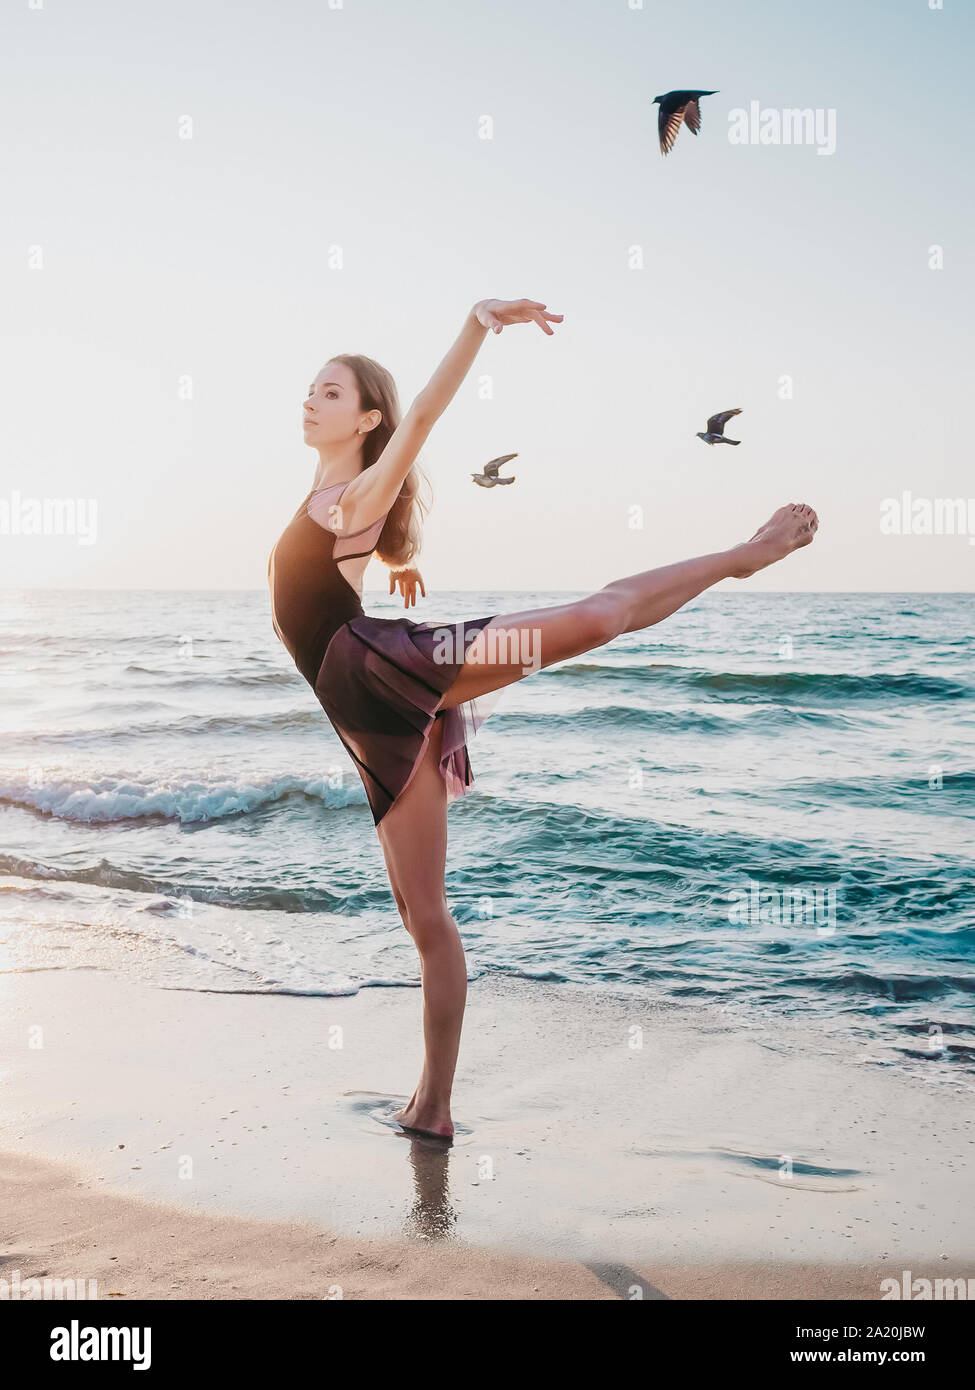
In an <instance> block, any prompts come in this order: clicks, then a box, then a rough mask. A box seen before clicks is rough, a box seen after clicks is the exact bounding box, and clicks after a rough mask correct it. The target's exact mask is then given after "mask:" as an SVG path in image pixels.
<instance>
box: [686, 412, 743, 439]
mask: <svg viewBox="0 0 975 1390" xmlns="http://www.w3.org/2000/svg"><path fill="white" fill-rule="evenodd" d="M740 414H741V411H740V410H722V411H721V413H720V414H719V415H712V416H711V418H710V420H709V421H708V428H707V432H706V433H705V431H704V430H698V432H697V437H698V439H703V440H704V442H705V444H740V443H741V440H740V439H725V437H724V427H725V425H726V424H727V423H728V421H729V420H730V419H731V417H732V415H740Z"/></svg>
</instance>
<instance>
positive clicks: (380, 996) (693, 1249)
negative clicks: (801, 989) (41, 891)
mask: <svg viewBox="0 0 975 1390" xmlns="http://www.w3.org/2000/svg"><path fill="white" fill-rule="evenodd" d="M2 992H3V1009H2V1021H0V1048H2V1054H3V1055H4V1056H5V1058H7V1059H8V1067H7V1072H6V1075H5V1077H4V1090H3V1101H2V1110H0V1154H2V1158H0V1184H2V1198H3V1200H2V1212H3V1218H2V1223H3V1224H2V1230H0V1260H2V1270H3V1273H4V1276H5V1277H9V1276H10V1273H11V1271H13V1270H17V1271H19V1275H20V1277H21V1279H25V1278H28V1277H30V1276H31V1275H32V1274H35V1273H40V1272H41V1271H43V1272H44V1273H46V1274H47V1275H49V1276H52V1277H57V1276H60V1277H73V1278H79V1279H81V1278H84V1279H96V1280H97V1283H98V1291H99V1297H106V1296H107V1295H109V1294H116V1295H123V1296H126V1297H147V1298H162V1299H173V1298H177V1299H178V1298H244V1297H250V1298H274V1299H280V1298H316V1299H317V1298H323V1297H328V1296H332V1297H336V1296H342V1297H347V1298H348V1297H351V1298H382V1299H386V1298H418V1299H429V1298H432V1299H438V1298H440V1299H449V1298H463V1299H494V1298H504V1299H520V1298H549V1299H603V1298H634V1297H643V1298H679V1299H686V1298H766V1299H781V1298H843V1299H846V1298H861V1299H871V1298H879V1297H880V1296H881V1290H880V1282H881V1280H882V1279H885V1278H889V1277H891V1276H895V1277H899V1275H900V1271H901V1270H902V1269H904V1268H910V1269H911V1270H913V1271H914V1273H915V1274H917V1275H927V1276H928V1277H932V1278H934V1277H947V1276H949V1275H950V1276H952V1277H956V1278H967V1277H971V1276H972V1275H973V1274H975V1238H973V1234H975V1233H973V1226H975V1220H973V1217H972V1211H971V1203H970V1202H969V1201H968V1198H967V1193H968V1192H969V1191H970V1187H971V1174H970V1167H969V1164H968V1163H967V1161H965V1160H964V1159H963V1158H962V1157H961V1156H962V1155H965V1154H967V1153H969V1152H970V1151H971V1145H972V1124H971V1119H970V1118H968V1116H969V1115H970V1108H969V1107H968V1106H967V1105H959V1104H958V1096H957V1095H956V1094H952V1092H951V1090H950V1089H945V1088H944V1087H943V1086H934V1085H929V1084H927V1083H925V1082H924V1081H923V1079H919V1077H918V1076H917V1075H912V1074H907V1073H904V1072H902V1071H900V1070H898V1069H897V1068H896V1065H895V1064H892V1063H889V1059H883V1058H878V1057H876V1056H874V1055H873V1054H871V1053H869V1052H868V1050H866V1049H864V1048H863V1047H858V1045H857V1044H856V1043H855V1042H851V1041H850V1040H849V1039H840V1038H830V1037H828V1036H827V1035H825V1034H817V1033H814V1032H811V1031H807V1030H805V1029H804V1028H803V1029H802V1030H800V1028H799V1025H795V1026H793V1025H788V1026H786V1025H783V1024H782V1023H779V1022H776V1024H775V1025H774V1027H770V1028H768V1029H767V1030H766V1029H763V1028H757V1029H756V1028H755V1027H754V1026H752V1027H747V1028H746V1027H743V1026H742V1025H741V1023H740V1021H736V1020H734V1019H733V1018H729V1017H728V1016H721V1015H712V1016H711V1017H710V1018H709V1017H708V1016H707V1014H706V1013H704V1012H702V1011H700V1010H695V1009H692V1008H688V1009H684V1008H674V1007H671V1006H653V1007H651V1006H648V1004H647V1003H646V1001H645V1000H641V999H639V998H636V997H633V998H628V997H626V996H610V995H600V996H598V997H597V996H594V995H593V994H592V993H591V992H586V991H584V990H579V989H575V990H574V989H571V988H567V987H562V986H558V987H556V986H551V985H541V984H533V983H531V982H526V981H523V980H508V981H501V982H498V981H497V980H496V979H493V980H490V981H478V982H475V983H473V984H472V986H471V993H470V1002H469V1006H468V1018H467V1025H466V1029H465V1037H464V1042H463V1046H462V1052H461V1064H460V1067H459V1069H458V1076H457V1085H456V1088H455V1097H456V1108H455V1122H456V1123H457V1126H458V1133H457V1136H456V1140H455V1143H454V1145H453V1147H452V1148H451V1149H449V1150H445V1149H444V1147H443V1146H442V1145H440V1144H437V1143H436V1142H434V1141H428V1140H425V1139H422V1138H418V1137H409V1136H407V1135H405V1134H403V1133H402V1132H401V1131H400V1130H399V1129H398V1128H397V1127H396V1126H395V1125H392V1124H390V1123H389V1121H388V1120H387V1119H386V1116H385V1112H386V1111H387V1110H388V1109H389V1108H390V1107H391V1106H392V1104H393V1102H394V1101H395V1100H397V1099H400V1100H402V1099H405V1098H406V1096H407V1095H408V1094H409V1089H410V1088H411V1086H412V1083H413V1080H414V1079H415V1074H416V1071H417V1069H418V1066H419V1052H418V1030H417V1027H416V1022H417V1015H418V1011H419V1007H420V997H419V992H418V991H416V990H411V989H397V990H386V989H372V990H366V991H362V992H361V993H359V994H358V995H355V996H350V997H342V998H330V999H322V998H317V999H316V998H291V997H287V996H281V995H276V996H265V997H257V996H254V995H219V994H201V993H192V992H187V991H180V990H166V989H160V988H152V987H148V986H144V985H141V984H138V983H135V982H132V981H129V980H127V979H125V978H124V977H121V976H113V975H109V974H108V973H105V972H99V971H91V972H85V971H75V972H70V973H65V972H59V971H43V970H38V971H34V972H32V973H26V974H19V975H9V974H8V975H7V976H6V977H4V978H3V980H2ZM803 1041H804V1042H805V1045H804V1046H800V1045H799V1044H801V1043H803ZM329 1290H338V1291H339V1293H336V1292H333V1293H332V1294H331V1295H330V1294H329Z"/></svg>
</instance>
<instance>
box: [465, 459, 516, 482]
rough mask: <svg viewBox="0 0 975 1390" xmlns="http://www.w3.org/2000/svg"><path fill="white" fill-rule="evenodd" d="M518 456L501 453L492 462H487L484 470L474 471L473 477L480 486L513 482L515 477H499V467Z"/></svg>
mask: <svg viewBox="0 0 975 1390" xmlns="http://www.w3.org/2000/svg"><path fill="white" fill-rule="evenodd" d="M517 457H518V455H517V454H501V455H500V457H499V458H496V459H492V460H491V462H490V463H486V464H485V465H484V471H483V472H481V473H472V474H471V477H472V478H473V479H474V481H475V483H477V485H478V487H504V486H505V484H506V483H513V482H514V478H499V477H498V469H499V468H500V467H501V465H502V464H504V463H508V462H510V460H511V459H516V458H517Z"/></svg>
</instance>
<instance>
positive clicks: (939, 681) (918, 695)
mask: <svg viewBox="0 0 975 1390" xmlns="http://www.w3.org/2000/svg"><path fill="white" fill-rule="evenodd" d="M546 676H547V677H548V678H549V679H556V678H560V679H564V680H570V681H571V680H580V679H587V680H590V679H592V678H594V677H595V678H598V679H599V680H600V681H612V680H625V681H634V682H637V683H640V684H643V685H645V686H651V685H657V686H663V687H666V688H668V689H688V690H695V691H704V692H705V693H707V694H709V695H713V696H715V697H717V698H719V699H722V698H727V699H735V700H743V701H746V700H748V699H755V700H771V699H790V698H791V699H801V698H802V697H804V696H809V697H811V698H815V699H817V700H824V701H847V700H850V701H852V700H884V699H888V698H892V697H897V698H900V699H925V700H961V699H972V698H973V697H975V688H973V687H972V686H968V685H964V684H962V683H961V682H959V681H955V680H948V679H947V678H946V677H944V676H925V675H921V674H919V673H918V672H915V671H907V672H890V673H888V672H881V671H876V672H871V673H870V674H868V675H863V676H859V675H854V674H852V673H851V672H848V671H706V670H702V669H700V668H699V667H695V666H675V665H673V664H671V663H667V662H662V663H650V664H648V665H646V666H635V665H613V664H610V663H605V662H575V663H573V664H572V665H569V666H561V667H556V668H555V669H554V670H551V671H547V672H546Z"/></svg>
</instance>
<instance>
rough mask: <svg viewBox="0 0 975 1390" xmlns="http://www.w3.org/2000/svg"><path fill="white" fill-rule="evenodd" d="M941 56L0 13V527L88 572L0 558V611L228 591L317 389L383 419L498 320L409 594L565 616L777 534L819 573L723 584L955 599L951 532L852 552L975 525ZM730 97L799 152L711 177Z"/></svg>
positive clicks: (966, 257)
mask: <svg viewBox="0 0 975 1390" xmlns="http://www.w3.org/2000/svg"><path fill="white" fill-rule="evenodd" d="M973 38H975V20H973V16H972V10H971V6H969V5H966V4H963V3H962V0H944V7H943V8H942V9H931V8H930V5H929V0H856V3H855V4H850V3H849V0H801V3H790V4H783V3H781V0H736V2H735V3H728V0H705V3H687V4H684V5H679V6H678V5H674V4H673V3H672V2H671V3H666V4H665V3H657V0H645V3H644V4H643V6H642V7H640V6H639V5H638V4H636V2H635V0H629V2H628V0H492V3H491V4H489V5H486V4H483V3H481V0H415V3H410V4H405V3H403V0H372V3H366V2H365V0H345V3H344V4H342V5H341V6H340V7H333V6H331V5H329V4H328V3H327V0H263V2H261V0H251V3H248V4H241V3H240V0H152V3H139V4H133V3H131V0H70V3H69V2H68V0H43V4H40V0H34V4H33V5H32V4H31V3H29V0H6V3H5V4H4V5H3V8H2V11H0V110H2V117H3V125H4V129H5V131H6V134H7V138H6V139H5V141H4V142H3V149H2V152H0V174H2V179H3V186H4V190H5V195H6V196H5V204H6V216H5V219H4V227H3V233H2V261H0V264H2V277H3V279H2V290H3V302H4V312H3V315H2V323H0V352H2V370H3V375H4V380H5V385H6V390H5V391H4V411H3V421H2V452H0V458H2V468H3V471H2V478H0V522H2V520H3V515H4V512H5V510H6V511H7V512H8V513H9V511H10V510H11V509H12V508H14V507H15V506H17V505H18V498H19V499H21V500H22V499H24V498H37V499H41V500H43V499H54V500H55V501H56V502H60V503H63V502H64V501H66V500H68V501H70V500H71V499H79V500H80V502H81V504H82V506H83V507H84V508H85V509H86V510H85V511H83V512H80V513H79V517H84V518H86V520H85V521H84V522H83V523H82V522H79V524H84V525H86V526H89V527H90V526H92V525H93V526H94V529H93V530H92V531H91V532H90V534H91V535H92V536H93V538H94V540H93V543H92V544H81V543H79V541H80V540H81V539H82V537H81V536H79V535H60V536H59V535H41V536H22V535H10V534H4V533H3V528H2V527H0V585H2V586H4V587H10V586H14V587H33V586H41V587H54V588H74V587H80V588H115V587H119V588H130V587H134V588H174V589H200V588H205V589H208V588H243V589H261V588H262V587H264V586H265V583H266V580H265V572H266V566H267V556H268V552H269V550H270V548H271V546H272V544H273V543H274V541H275V539H276V538H277V536H278V535H279V533H280V532H281V530H282V529H283V527H284V526H285V524H286V523H287V521H288V520H289V518H290V517H291V515H292V513H293V512H294V510H295V508H296V507H297V505H298V503H299V502H300V501H301V499H302V498H303V496H304V495H305V493H306V492H307V491H308V489H309V488H310V487H311V483H312V478H313V475H314V471H315V464H316V455H315V454H314V452H313V451H312V450H310V449H308V448H307V447H305V446H304V445H303V443H302V439H301V431H300V413H301V404H302V400H303V398H304V394H305V391H306V389H307V385H308V382H309V381H310V380H311V379H312V378H313V377H314V375H315V373H316V372H317V371H318V369H319V367H320V366H322V365H323V364H324V363H325V362H326V361H327V360H328V358H329V356H331V355H332V354H334V353H339V352H363V353H367V354H368V355H370V356H373V357H376V358H378V359H379V360H380V361H381V362H383V363H384V364H385V365H386V366H387V367H389V369H390V370H391V371H392V372H393V374H394V376H395V377H396V379H397V382H398V385H399V390H400V395H401V399H402V402H403V406H404V408H405V407H406V406H407V405H408V404H409V402H410V400H411V399H412V398H413V396H414V395H415V393H416V392H417V391H418V390H419V389H420V388H421V387H422V386H423V385H424V384H425V383H426V381H427V379H428V377H429V375H430V373H431V372H432V371H433V369H434V368H435V366H436V364H437V363H438V361H439V360H440V358H441V356H442V355H443V353H444V352H445V351H446V349H447V348H448V346H449V345H450V343H451V342H452V341H453V338H454V337H455V335H456V333H457V331H458V329H459V327H460V325H461V322H462V320H463V317H464V315H465V313H466V312H467V311H468V310H469V308H470V306H471V305H472V304H473V303H474V302H475V301H476V300H478V299H482V298H487V297H499V298H516V297H519V296H522V295H524V296H528V297H531V298H535V299H540V300H543V301H545V302H546V303H547V304H548V307H549V309H550V310H552V311H553V312H560V313H564V315H565V322H564V324H563V325H562V326H561V327H559V328H558V329H557V330H556V335H555V337H553V338H547V337H545V336H544V335H543V334H542V333H541V332H540V331H539V330H538V329H537V328H535V327H533V326H524V327H515V328H507V329H505V331H504V333H502V334H501V335H500V337H497V338H496V337H494V336H493V335H489V336H488V338H487V339H486V340H485V344H484V347H483V349H482V351H481V354H480V357H479V358H478V361H477V363H476V364H475V367H474V369H473V370H472V372H471V375H470V376H469V377H468V380H467V382H466V383H465V385H464V386H463V387H462V388H461V390H460V391H459V393H458V395H457V397H456V398H455V400H454V402H453V403H452V405H451V406H450V407H449V408H448V411H447V412H446V414H445V416H444V417H443V418H442V420H441V421H440V422H439V423H438V425H437V426H436V428H435V430H434V432H433V434H432V436H431V438H430V440H429V442H428V444H427V445H426V447H425V449H424V451H423V454H422V456H421V463H422V465H423V467H424V468H425V470H426V472H427V473H428V475H429V476H430V478H431V481H432V483H433V487H434V496H435V505H434V509H433V512H432V514H431V516H430V518H429V520H428V522H427V531H426V541H425V545H424V550H423V554H422V556H421V559H420V568H421V570H422V572H423V574H424V577H425V579H426V581H427V585H428V588H430V589H432V590H438V589H530V588H542V589H566V590H580V589H587V588H597V587H599V586H600V585H602V584H605V583H608V582H609V581H611V580H613V579H616V578H619V577H620V576H621V575H623V574H627V573H631V572H634V571H637V570H643V569H648V568H651V567H653V566H654V565H657V564H664V563H669V562H670V561H672V560H675V559H678V558H682V557H685V556H689V555H694V554H699V553H702V552H705V551H709V550H714V549H719V548H723V547H724V546H726V545H729V544H732V543H733V542H735V541H737V540H739V539H743V538H745V537H746V536H747V535H749V534H751V532H752V531H753V530H754V529H755V527H756V526H757V524H758V523H759V522H761V521H763V520H765V518H766V517H767V516H768V514H769V513H770V512H771V510H772V509H773V508H774V507H775V506H777V505H779V504H780V503H782V502H785V501H793V500H794V501H807V502H810V503H812V504H813V505H814V506H815V507H816V508H817V509H818V511H819V513H820V517H821V532H820V535H819V537H818V538H817V541H816V543H815V544H814V545H813V546H811V547H809V548H808V549H806V550H804V551H802V552H801V553H800V554H798V555H795V556H792V557H790V559H788V560H787V561H786V562H785V563H784V564H783V565H781V566H779V567H777V568H775V569H773V570H772V571H769V572H767V573H766V574H764V575H760V576H758V577H757V578H756V579H754V580H752V581H749V584H748V585H747V586H741V587H754V588H766V589H799V590H801V589H814V590H820V589H841V590H843V589H875V590H876V589H879V590H883V589H899V590H910V589H935V590H937V589H964V590H971V589H972V588H975V583H973V576H975V545H972V544H971V543H970V539H969V537H968V536H967V535H936V536H929V537H926V536H919V535H901V536H890V535H884V534H882V533H881V528H880V519H881V504H882V502H883V500H884V499H885V498H888V497H891V496H897V497H900V496H901V494H902V493H903V492H904V491H908V492H910V493H911V494H912V497H913V498H915V499H917V498H928V499H937V498H946V497H947V498H958V497H961V498H967V497H969V496H975V477H973V470H972V467H971V442H970V430H969V428H968V421H967V415H968V414H969V407H968V400H969V398H970V395H971V376H972V373H971V366H972V360H971V349H970V339H971V324H970V306H971V303H972V278H973V277H972V271H971V246H972V213H973V197H972V185H971V177H970V172H969V171H970V167H971V150H972V148H973V145H975V140H973V130H972V125H973V117H972V114H971V110H972V106H971V102H970V101H969V100H968V90H969V87H970V85H971V84H970V59H971V53H972V48H973V43H972V41H973ZM686 86H691V87H701V88H717V89H719V91H718V94H717V95H715V96H711V97H707V98H704V99H702V115H703V126H702V130H701V134H700V136H699V137H698V138H696V139H695V137H694V136H693V135H692V134H691V133H690V132H689V131H688V130H686V129H685V130H684V131H682V132H681V135H680V136H679V138H678V141H677V145H676V147H675V149H674V151H673V152H672V153H671V155H670V156H668V157H667V158H666V159H664V158H662V157H661V155H660V152H659V149H658V147H657V137H656V107H654V106H653V105H652V98H653V97H654V96H656V95H657V94H658V93H661V92H665V91H667V90H669V89H671V88H675V87H686ZM753 101H754V102H758V103H759V104H760V107H761V108H763V109H773V108H774V109H781V108H784V107H809V108H814V109H820V110H822V111H823V112H824V113H826V112H829V111H834V112H835V132H836V149H835V153H833V154H830V155H820V154H818V153H817V150H816V148H815V146H811V145H789V146H786V145H783V144H780V145H761V144H756V145H750V144H749V145H735V144H732V143H731V142H730V141H729V129H730V122H729V113H731V112H732V111H734V110H736V109H742V108H744V109H749V108H750V103H751V102H753ZM485 131H489V132H490V133H491V134H492V138H490V139H484V138H481V136H482V135H483V134H484V133H485ZM181 133H182V134H183V135H186V134H189V135H191V137H192V138H188V139H187V138H180V136H181ZM932 246H940V247H942V248H943V265H944V268H943V269H941V270H933V269H930V268H929V260H930V257H931V254H932V253H931V252H930V250H929V248H931V247H932ZM633 248H637V251H634V250H633ZM641 256H642V269H640V268H636V267H635V265H634V262H638V261H639V258H640V257H641ZM339 258H340V262H341V263H340V264H339V263H338V262H339ZM783 377H789V378H791V382H792V393H793V395H792V399H791V400H790V399H781V398H780V391H781V387H780V381H781V379H782V378H783ZM486 379H489V385H490V388H491V390H490V398H487V399H484V398H481V396H482V395H484V394H486V392H485V380H486ZM187 380H188V381H190V382H191V388H192V391H191V395H192V398H191V399H184V398H182V397H184V396H186V395H187V394H189V393H188V391H187V387H186V383H187ZM479 388H480V391H479ZM731 406H740V407H742V410H743V414H742V415H741V416H740V417H739V418H738V419H737V420H736V421H734V422H733V423H734V425H735V426H736V429H734V430H732V429H730V428H729V431H728V432H729V434H731V435H732V437H734V438H738V439H741V440H742V441H743V442H742V444H741V446H740V447H739V448H737V449H732V448H730V447H726V446H723V447H717V448H713V449H709V448H708V447H707V446H706V445H704V444H703V443H701V441H700V440H698V439H697V438H696V437H695V431H697V430H699V429H703V428H704V423H705V420H706V418H707V416H708V415H709V414H711V413H713V412H715V411H717V410H721V409H726V408H728V407H731ZM516 450H517V451H518V454H519V457H518V459H517V460H515V463H514V465H513V467H512V471H513V472H514V473H515V474H516V476H517V482H516V483H515V484H514V485H513V486H512V487H510V488H504V489H500V488H499V489H495V490H493V491H491V492H487V491H482V490H480V489H477V488H475V486H474V485H473V483H472V482H471V480H470V476H469V475H470V473H471V472H472V471H473V470H475V469H477V468H479V467H480V466H481V465H482V464H483V463H484V462H485V461H486V460H488V459H489V458H491V457H492V456H493V455H496V454H499V453H510V452H513V451H516ZM92 501H93V502H94V503H95V506H96V510H95V512H94V513H92V512H91V511H90V510H88V509H89V508H90V505H91V502H92ZM635 508H642V509H643V519H644V524H643V526H642V528H640V529H633V528H632V526H631V524H630V522H631V518H632V517H633V516H634V515H638V513H637V512H635V511H634V510H633V509H635ZM972 518H973V533H972V538H973V539H975V503H973V512H972ZM385 573H386V571H385V569H384V568H383V567H382V566H381V565H380V564H379V563H378V562H374V564H373V565H372V566H371V567H370V569H369V571H368V574H367V577H366V586H367V588H377V587H379V588H382V587H384V576H385ZM413 613H414V616H416V617H417V619H422V617H423V608H422V601H421V606H420V607H419V608H418V609H417V610H413Z"/></svg>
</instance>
